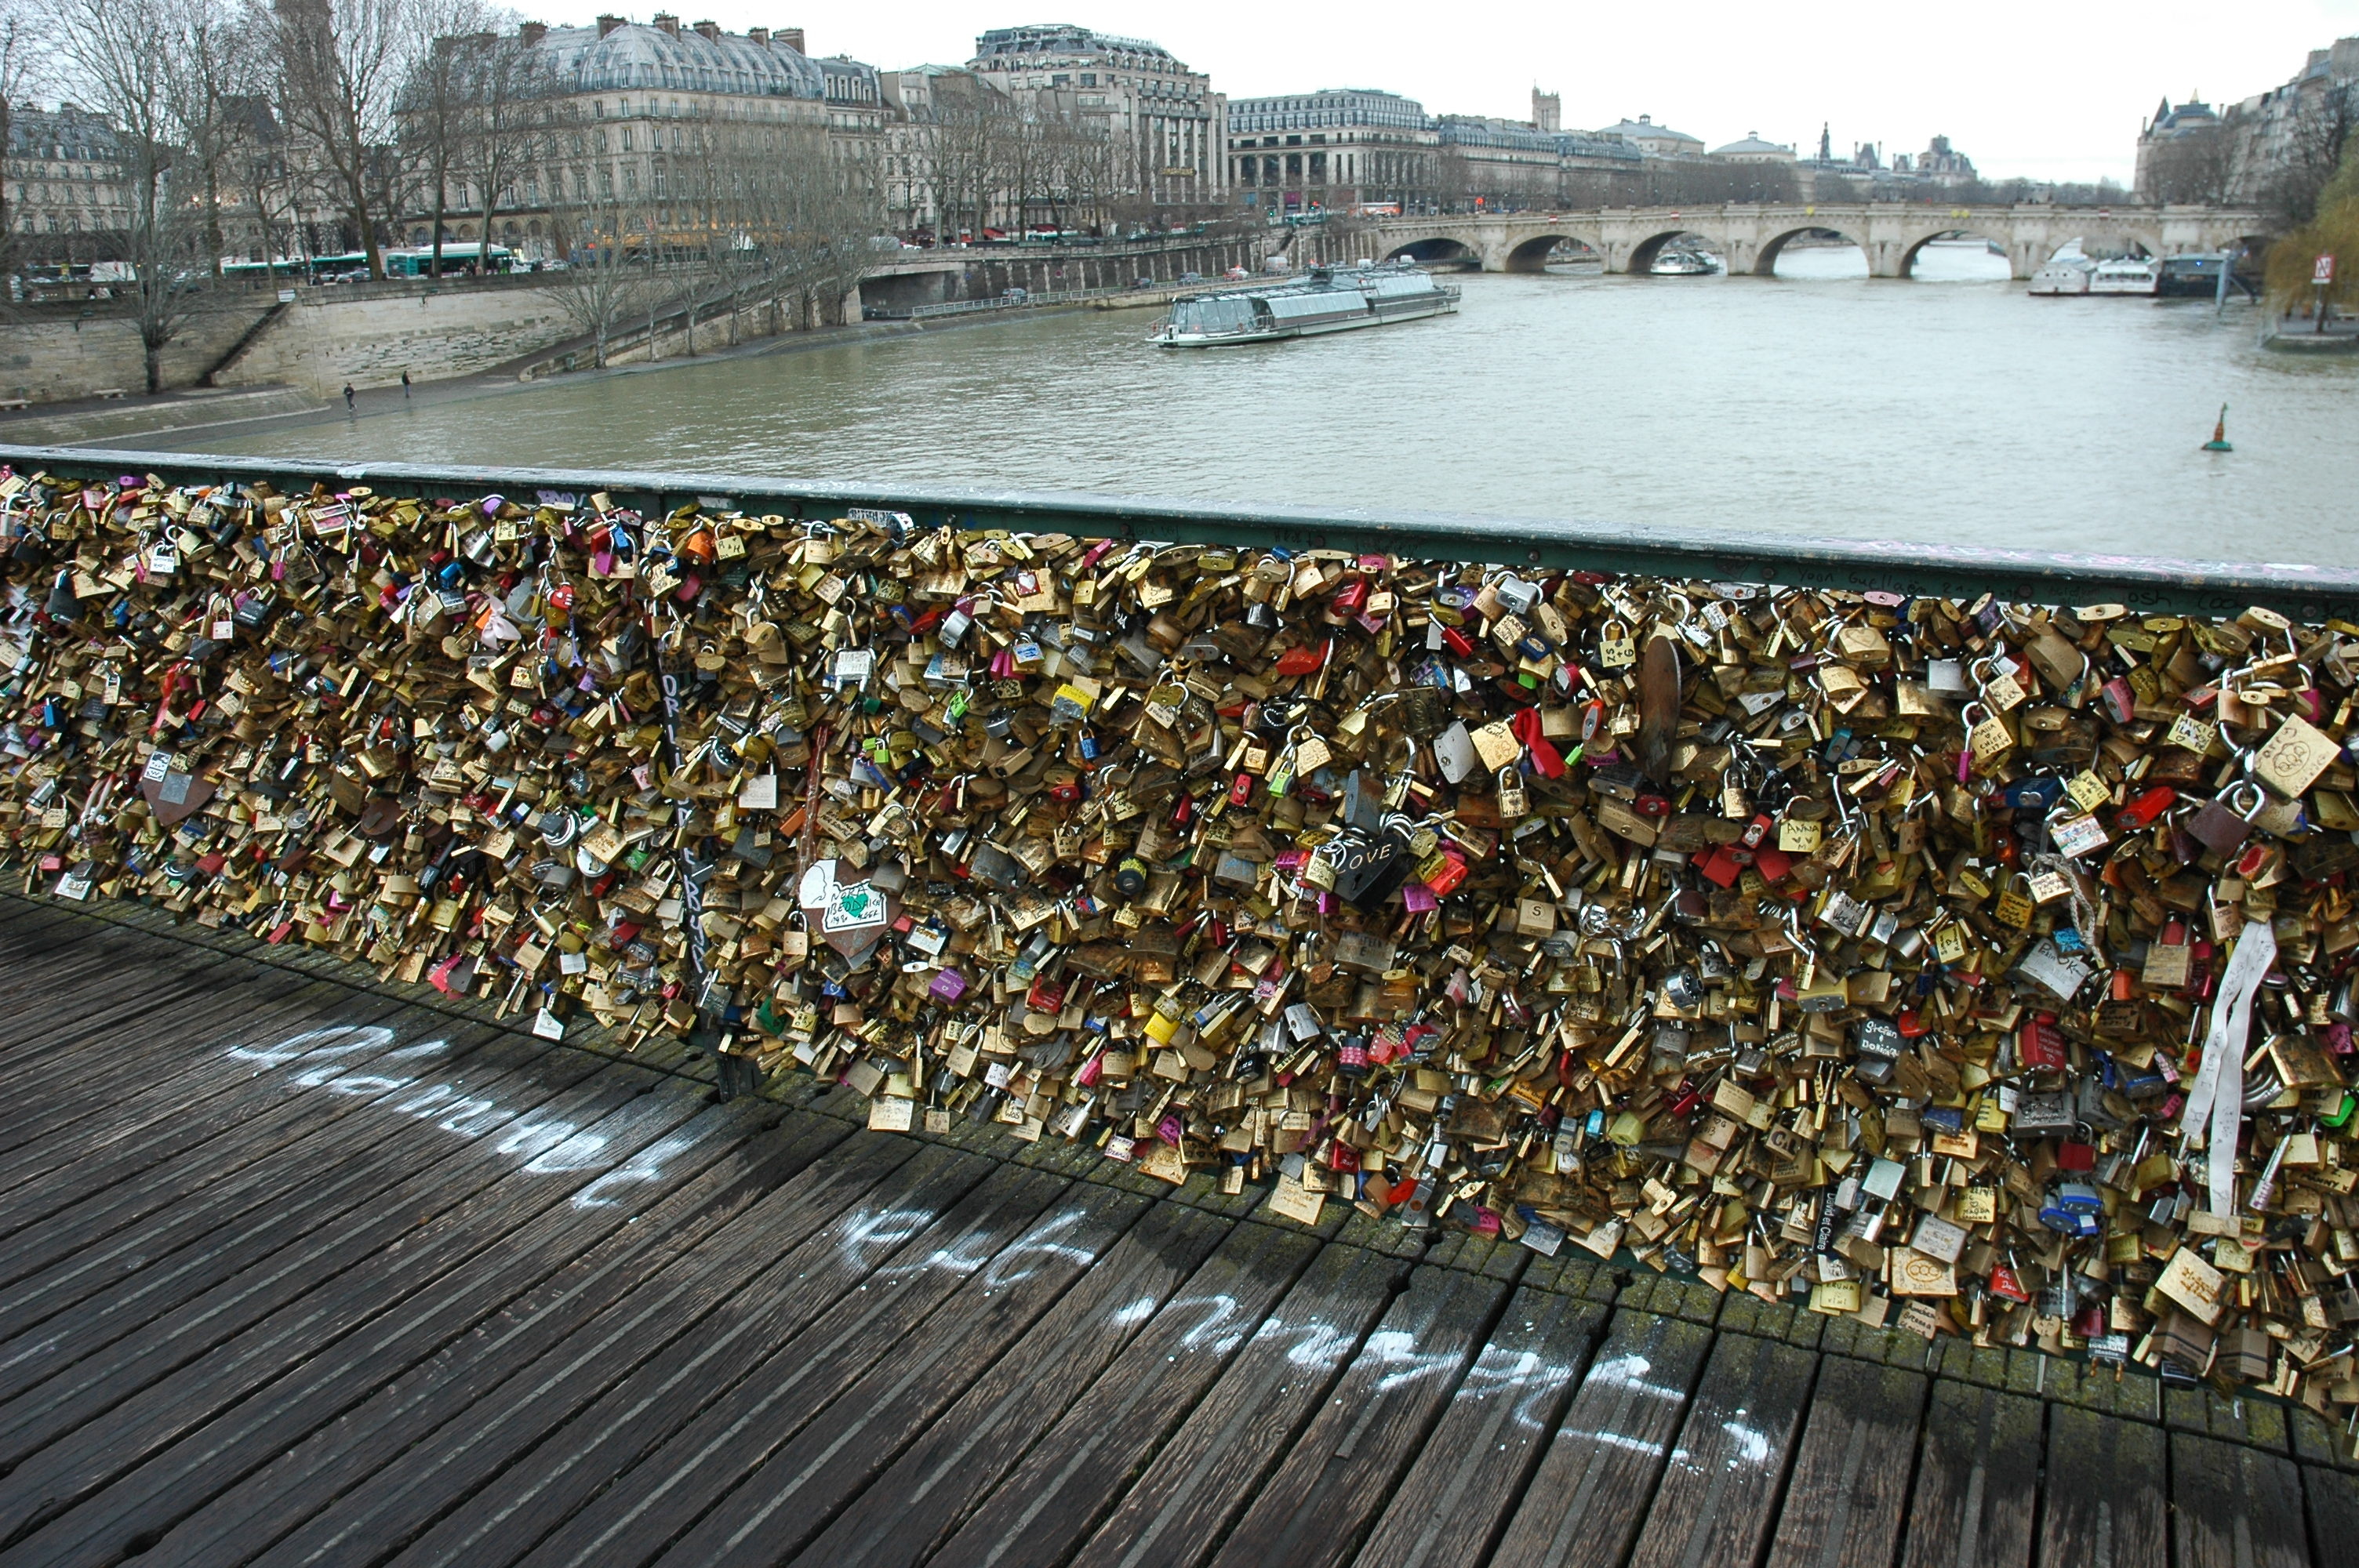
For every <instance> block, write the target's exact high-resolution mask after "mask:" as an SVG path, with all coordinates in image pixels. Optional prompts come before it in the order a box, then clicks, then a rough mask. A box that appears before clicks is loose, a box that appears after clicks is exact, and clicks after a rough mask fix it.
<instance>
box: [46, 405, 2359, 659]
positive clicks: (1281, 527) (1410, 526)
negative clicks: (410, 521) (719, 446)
mask: <svg viewBox="0 0 2359 1568" xmlns="http://www.w3.org/2000/svg"><path fill="white" fill-rule="evenodd" d="M0 463H5V464H8V465H10V466H12V467H13V468H15V469H16V470H19V471H30V470H46V471H48V472H49V473H52V474H56V475H59V476H60V477H66V478H72V479H77V480H96V479H107V478H113V477H116V476H120V475H125V474H142V475H145V474H154V475H155V476H157V477H158V478H159V479H161V480H163V481H166V482H168V483H171V484H203V483H211V482H216V481H225V480H235V481H255V480H265V481H269V482H270V483H271V484H273V485H275V486H277V487H278V488H280V489H282V490H285V489H299V490H304V491H308V490H310V488H311V486H312V485H313V484H314V483H320V484H324V485H326V486H328V487H329V488H330V489H332V490H333V489H342V488H346V487H349V486H352V485H361V484H364V485H367V486H369V487H370V488H371V489H373V490H375V491H376V492H379V493H381V494H386V495H417V496H445V495H447V496H462V495H481V494H485V493H490V492H498V493H501V494H505V495H508V496H510V497H512V498H516V499H523V498H526V497H529V496H532V495H535V494H537V493H538V492H552V493H560V494H567V495H577V496H581V495H588V494H592V493H595V492H605V493H606V494H608V495H611V496H612V497H614V500H615V502H616V503H619V504H623V505H628V506H633V507H636V508H637V509H639V510H641V511H647V512H669V511H671V510H673V509H675V508H677V507H679V506H682V505H697V506H701V507H703V508H705V509H706V510H712V511H721V510H727V509H731V508H736V509H742V510H744V511H746V512H750V513H776V514H780V515H783V516H787V517H789V518H795V519H806V518H808V519H824V518H828V517H834V516H840V515H842V514H843V513H844V512H845V511H846V510H847V509H849V508H853V507H872V508H878V509H883V510H889V511H894V512H904V513H908V514H909V515H910V516H911V518H913V519H914V520H915V521H916V522H918V523H919V524H924V525H928V526H934V525H940V524H949V525H951V526H954V527H961V528H1009V529H1019V530H1029V531H1033V532H1057V533H1064V534H1071V535H1079V536H1082V537H1090V538H1109V537H1110V538H1120V539H1151V540H1160V541H1170V542H1173V543H1220V544H1232V545H1241V546H1263V547H1269V546H1277V547H1282V548H1287V549H1297V550H1308V549H1333V550H1349V551H1353V552H1355V553H1362V554H1390V555H1400V556H1416V557H1430V558H1438V559H1445V560H1481V561H1489V562H1494V563H1496V564H1499V565H1504V566H1511V567H1518V568H1543V569H1549V568H1553V569H1587V570H1591V571H1601V572H1630V573H1644V574H1650V575H1656V576H1663V577H1672V578H1686V579H1706V580H1711V581H1720V582H1745V583H1774V584H1785V585H1793V586H1798V587H1811V588H1829V589H1849V590H1851V591H1854V592H1876V591H1883V592H1887V593H1898V594H1930V595H1937V596H1940V597H1942V598H1949V599H1962V600H1976V599H1979V598H1981V597H1982V596H1983V595H1984V594H1989V595H1992V596H1994V597H1995V598H1997V599H2001V600H2012V601H2017V602H2022V603H2031V604H2093V603H2100V602H2113V603H2120V604H2124V605H2126V606H2128V607H2129V608H2131V609H2133V610H2136V611H2147V612H2155V613H2161V612H2172V613H2187V614H2203V615H2234V614H2236V613H2238V612H2240V611H2243V610H2245V608H2247V607H2248V606H2251V605H2256V604H2258V605H2266V606H2267V607H2268V608H2270V609H2272V610H2276V611H2279V612H2280V613H2282V614H2285V615H2288V616H2291V617H2293V618H2294V619H2296V620H2299V621H2308V622H2321V621H2325V620H2328V619H2330V618H2341V619H2347V620H2354V621H2359V570H2354V569H2352V568H2345V567H2340V566H2323V565H2321V566H2301V565H2284V564H2278V563H2269V564H2266V565H2265V564H2259V563H2239V562H2233V561H2217V560H2197V559H2179V558H2171V557H2136V556H2118V555H2099V554H2083V553H2075V552H2064V551H2050V550H2036V549H2020V550H2016V549H1993V548H1988V547H1984V546H1960V545H1927V544H1916V543H1907V542H1900V541H1886V540H1854V539H1826V538H1810V537H1787V536H1783V535H1771V534H1757V533H1744V532H1737V531H1734V530H1718V529H1714V530H1702V529H1683V528H1676V527H1663V526H1657V525H1648V524H1613V523H1601V522H1589V521H1579V520H1566V519H1552V518H1526V517H1485V516H1478V515H1472V514H1440V513H1417V512H1378V511H1365V510H1351V511H1320V510H1314V509H1312V508H1309V507H1299V506H1277V505H1265V504H1258V503H1256V504H1254V505H1237V504H1234V503H1224V502H1201V503H1199V502H1180V501H1167V500H1157V499H1140V498H1134V497H1128V496H1108V495H1091V494H1085V493H1078V492H1025V491H992V490H973V491H955V490H929V489H901V488H896V487H885V486H873V485H854V484H827V483H815V482H809V481H797V480H781V479H772V478H764V477H760V476H756V475H749V474H705V473H669V472H658V471H648V470H631V469H512V468H461V467H455V466H448V465H443V464H436V463H381V462H356V463H323V462H294V461H288V460H281V459H272V458H239V457H218V456H211V455H206V454H201V453H200V454H190V453H186V452H134V451H110V450H101V449H87V448H78V447H11V446H0Z"/></svg>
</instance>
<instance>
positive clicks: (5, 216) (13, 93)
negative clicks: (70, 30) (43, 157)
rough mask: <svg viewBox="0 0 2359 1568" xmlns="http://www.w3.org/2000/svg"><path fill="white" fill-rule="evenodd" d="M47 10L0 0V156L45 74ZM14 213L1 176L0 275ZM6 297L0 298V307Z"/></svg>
mask: <svg viewBox="0 0 2359 1568" xmlns="http://www.w3.org/2000/svg"><path fill="white" fill-rule="evenodd" d="M49 47H50V39H49V9H48V7H47V6H45V5H37V4H36V3H35V0H0V160H5V158H6V157H7V156H8V146H9V141H8V138H9V131H10V118H9V117H10V116H11V115H12V114H15V113H16V105H17V104H18V103H22V102H24V101H25V100H26V99H27V98H30V97H31V96H32V95H33V93H34V92H35V91H36V90H37V89H38V87H39V86H40V84H41V82H42V81H43V79H44V78H45V76H46V75H47V72H48V68H49ZM16 228H17V225H16V213H15V211H12V210H11V209H10V207H9V205H8V182H7V181H6V180H5V179H0V275H6V274H9V273H13V272H15V271H16V254H15V253H16V245H17V239H16ZM5 304H6V301H5V299H0V307H5Z"/></svg>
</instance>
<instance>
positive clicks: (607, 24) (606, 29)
mask: <svg viewBox="0 0 2359 1568" xmlns="http://www.w3.org/2000/svg"><path fill="white" fill-rule="evenodd" d="M622 25H623V18H622V17H620V16H601V17H599V18H598V36H599V37H600V38H604V37H605V36H606V35H607V34H608V33H611V32H613V31H614V29H615V28H616V27H621V26H622Z"/></svg>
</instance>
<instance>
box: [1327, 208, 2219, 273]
mask: <svg viewBox="0 0 2359 1568" xmlns="http://www.w3.org/2000/svg"><path fill="white" fill-rule="evenodd" d="M1818 232H1832V233H1835V234H1839V235H1841V236H1842V237H1843V238H1844V239H1846V240H1849V241H1851V242H1852V243H1855V244H1857V245H1858V246H1859V248H1860V249H1861V250H1863V251H1864V252H1865V253H1866V254H1867V266H1868V273H1869V276H1874V277H1907V276H1908V273H1909V269H1910V268H1911V267H1912V266H1913V265H1915V264H1916V260H1917V253H1918V252H1919V251H1920V250H1922V249H1923V248H1924V247H1925V245H1926V243H1927V242H1929V241H1931V240H1937V239H1941V238H1944V237H1948V236H1963V237H1967V238H1976V239H1987V240H1989V241H1991V242H1992V243H1995V244H1996V245H1997V246H1998V247H1999V248H2000V249H2001V250H2002V251H2004V252H2006V257H2007V261H2008V263H2009V265H2011V266H2012V267H2013V268H2014V272H2015V276H2017V277H2019V278H2020V277H2029V276H2031V275H2032V273H2033V272H2034V271H2035V270H2036V269H2037V268H2038V266H2039V265H2040V264H2041V263H2042V262H2044V261H2046V260H2047V259H2048V258H2049V256H2052V255H2054V254H2056V253H2057V251H2059V250H2060V249H2061V248H2062V247H2063V246H2064V245H2065V244H2066V243H2069V242H2071V241H2072V240H2076V239H2077V240H2082V241H2083V242H2084V243H2090V244H2097V243H2104V244H2114V243H2129V244H2136V245H2139V246H2143V247H2144V248H2145V249H2146V251H2147V254H2150V255H2155V256H2168V255H2176V254H2180V253H2181V252H2184V251H2213V250H2220V249H2222V248H2223V247H2226V246H2230V245H2234V244H2235V243H2238V242H2239V241H2243V240H2247V239H2250V238H2252V237H2254V236H2256V235H2258V234H2259V233H2260V232H2261V215H2260V213H2259V212H2257V211H2250V210H2244V209H2236V208H2219V207H2193V206H2186V207H2139V206H2122V207H2102V208H2100V207H2057V206H2051V205H2048V204H2044V203H2038V202H2023V203H2018V204H2017V205H2015V206H2012V207H1935V206H1926V205H1909V204H1905V203H1902V202H1897V201H1870V202H1852V203H1826V204H1808V203H1800V202H1797V203H1794V204H1792V205H1777V206H1770V205H1756V204H1753V203H1750V202H1731V203H1729V204H1728V205H1726V206H1703V207H1698V206H1690V207H1609V208H1604V209H1602V210H1600V211H1593V212H1508V213H1497V214H1483V213H1475V214H1464V215H1457V216H1444V217H1430V218H1388V219H1386V220H1384V221H1383V222H1379V223H1377V224H1376V225H1375V229H1374V231H1373V235H1374V244H1375V254H1378V255H1383V256H1387V257H1389V256H1397V255H1407V256H1413V257H1415V258H1417V259H1418V260H1420V261H1451V260H1462V261H1467V262H1472V263H1476V264H1479V265H1480V266H1481V267H1482V269H1483V270H1484V272H1538V271H1539V270H1541V268H1542V267H1543V266H1544V265H1546V264H1547V260H1548V255H1549V251H1551V250H1552V249H1554V248H1555V247H1556V246H1557V244H1558V243H1560V242H1562V241H1566V240H1571V241H1577V242H1579V243H1581V244H1582V245H1585V246H1587V247H1588V248H1589V249H1590V250H1592V251H1594V252H1596V253H1597V254H1598V255H1600V256H1602V257H1603V259H1604V262H1605V270H1606V271H1608V272H1635V273H1643V272H1645V271H1647V269H1648V268H1649V267H1651V266H1652V265H1654V262H1655V258H1656V256H1657V255H1658V254H1659V253H1660V252H1661V250H1662V248H1663V247H1664V245H1666V244H1668V243H1669V242H1670V241H1671V240H1672V239H1674V238H1675V237H1677V236H1679V235H1680V234H1692V235H1697V236H1699V237H1701V240H1702V241H1703V243H1704V246H1705V248H1706V249H1709V250H1712V251H1714V252H1716V253H1718V254H1720V255H1721V256H1722V257H1723V258H1724V259H1725V261H1726V263H1727V265H1728V270H1729V271H1730V272H1732V273H1752V274H1754V275H1756V276H1761V277H1767V276H1770V274H1771V272H1772V270H1773V269H1774V268H1775V267H1776V265H1777V253H1778V252H1779V251H1781V250H1783V249H1785V248H1786V246H1787V244H1788V243H1790V242H1791V241H1793V240H1796V239H1798V238H1800V237H1801V236H1803V235H1806V234H1812V233H1818Z"/></svg>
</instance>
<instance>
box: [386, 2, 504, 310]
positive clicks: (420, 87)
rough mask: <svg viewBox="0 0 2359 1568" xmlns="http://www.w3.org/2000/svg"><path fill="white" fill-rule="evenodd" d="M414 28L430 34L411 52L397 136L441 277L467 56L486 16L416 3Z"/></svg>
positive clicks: (462, 126) (465, 115) (458, 157)
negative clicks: (423, 44) (425, 217)
mask: <svg viewBox="0 0 2359 1568" xmlns="http://www.w3.org/2000/svg"><path fill="white" fill-rule="evenodd" d="M488 21H489V13H488V12H487V11H486V10H485V9H484V6H483V5H480V4H479V3H478V0H419V16H418V25H419V26H420V27H423V28H424V29H425V30H426V32H427V33H428V35H429V39H428V42H427V45H426V47H425V48H424V49H419V50H417V51H415V53H414V54H413V55H412V57H411V59H410V61H409V70H408V76H407V77H406V78H405V79H404V81H403V82H402V88H401V123H400V127H399V134H400V137H401V141H402V145H403V146H404V147H405V148H406V149H407V150H408V154H409V157H410V161H411V165H412V168H413V171H414V174H415V178H416V179H417V182H418V187H419V191H420V193H421V198H422V200H424V202H425V203H426V205H427V209H428V214H429V219H428V221H429V229H428V233H427V243H429V244H430V245H431V246H433V248H434V254H433V261H432V265H431V271H432V272H433V275H434V276H436V277H440V276H442V241H443V236H444V232H445V230H446V229H447V227H448V224H447V223H446V222H445V219H446V218H447V216H448V214H449V211H450V202H451V182H452V181H453V180H454V179H456V178H458V171H459V169H460V167H461V165H462V163H463V162H464V161H465V158H466V151H467V147H466V144H467V132H468V124H467V122H468V119H469V115H470V109H471V105H470V104H469V102H468V91H469V82H468V75H469V71H468V57H469V55H470V53H471V52H472V51H473V49H474V47H475V42H476V40H477V39H478V38H480V37H481V36H483V34H484V32H485V31H486V26H487V23H488Z"/></svg>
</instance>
